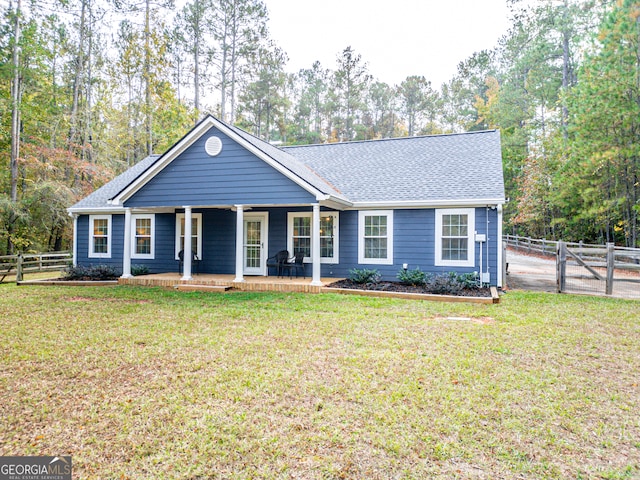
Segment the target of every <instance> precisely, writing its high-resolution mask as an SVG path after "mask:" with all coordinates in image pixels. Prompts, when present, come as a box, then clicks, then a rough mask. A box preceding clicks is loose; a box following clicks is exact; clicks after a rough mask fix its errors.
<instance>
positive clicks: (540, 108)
mask: <svg viewBox="0 0 640 480" xmlns="http://www.w3.org/2000/svg"><path fill="white" fill-rule="evenodd" d="M171 1H172V0H140V1H138V0H45V1H38V2H37V3H36V2H35V1H30V0H9V3H8V4H5V5H4V6H3V7H2V17H1V18H0V30H1V35H0V165H1V170H0V254H5V253H14V252H17V251H51V250H62V249H69V248H70V243H71V238H72V232H71V227H72V224H73V222H72V219H71V218H70V217H69V215H68V214H67V211H66V208H67V207H69V206H70V205H72V204H73V203H74V202H76V201H77V200H79V199H80V198H82V197H83V196H85V195H87V194H88V193H90V192H91V191H93V190H94V189H96V188H97V187H99V186H101V185H102V184H104V183H105V182H107V181H109V180H110V179H112V178H113V177H114V176H115V175H117V174H119V173H121V172H122V171H123V170H125V169H126V168H128V167H130V166H131V165H133V164H135V163H136V162H138V161H139V160H141V159H143V158H144V157H146V156H147V155H148V154H151V153H162V152H164V151H165V150H166V149H167V148H169V147H170V146H171V145H172V144H173V143H174V142H176V141H177V140H178V139H179V138H180V137H181V136H182V135H184V133H186V132H187V131H188V130H189V129H190V128H191V127H192V126H193V125H194V124H195V123H196V122H197V121H198V119H200V118H202V116H203V115H205V114H207V113H211V114H213V115H214V116H217V117H218V118H222V119H224V120H225V121H227V122H231V123H233V124H235V125H238V126H240V127H241V128H244V129H246V130H247V131H249V132H251V133H253V134H254V135H256V136H258V137H260V138H263V139H264V140H267V141H270V142H274V143H277V144H284V145H291V144H308V143H321V142H338V141H349V140H369V139H378V138H389V137H402V136H414V135H433V134H443V133H456V132H464V131H473V130H484V129H493V128H497V129H500V131H501V135H502V148H503V153H502V154H503V165H504V173H505V183H506V190H507V196H508V198H509V201H508V203H507V205H506V208H505V214H506V215H505V222H506V225H505V231H506V232H509V233H519V234H523V235H531V236H534V237H543V238H549V239H558V238H562V239H564V240H568V241H580V240H582V241H586V242H596V243H602V242H605V241H606V242H615V243H616V244H619V245H625V246H636V247H637V246H640V238H639V236H638V214H639V212H640V1H638V0H530V1H528V2H520V1H518V0H509V4H510V9H511V27H510V29H509V31H508V33H507V34H505V35H504V36H503V37H502V38H501V39H500V40H499V41H498V44H497V45H496V46H495V48H493V49H491V50H483V51H478V52H476V53H474V54H473V55H472V56H470V57H469V58H466V59H463V60H461V61H460V63H459V65H458V69H457V73H456V74H455V75H454V76H453V78H451V79H450V80H449V81H447V82H445V83H443V84H442V85H439V86H436V85H432V83H431V82H430V81H429V79H428V70H429V60H428V58H423V59H416V65H418V66H419V67H417V68H418V69H423V70H424V74H423V75H421V74H420V72H417V74H416V75H414V76H409V77H407V78H406V79H405V80H403V81H402V82H401V83H400V84H399V85H388V84H386V83H384V82H382V81H379V80H377V79H375V78H372V76H371V75H370V74H369V71H368V64H367V62H366V59H363V58H362V57H361V56H360V55H359V54H358V53H357V52H355V51H354V50H353V49H352V48H351V47H348V46H347V47H346V48H345V49H344V50H343V51H342V52H338V53H337V55H336V63H335V65H332V66H325V65H321V64H320V63H319V62H315V63H313V64H312V65H309V67H308V68H305V69H302V70H300V71H298V72H288V71H287V70H286V65H287V54H286V52H284V51H283V50H282V49H281V48H279V47H278V45H276V44H275V42H274V41H273V40H272V39H270V36H269V29H268V24H269V16H268V11H267V8H266V6H265V5H264V3H262V2H261V0H189V1H188V2H187V3H185V4H183V5H184V6H183V7H180V8H178V7H176V6H175V5H174V4H173V3H171ZM112 18H119V19H120V20H118V21H117V24H116V25H114V24H113V23H112V22H111V21H107V19H112ZM205 99H206V100H205Z"/></svg>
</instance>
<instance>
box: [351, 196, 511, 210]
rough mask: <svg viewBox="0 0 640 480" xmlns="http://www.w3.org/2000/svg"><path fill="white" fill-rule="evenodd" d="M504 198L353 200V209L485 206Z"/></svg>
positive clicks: (496, 203)
mask: <svg viewBox="0 0 640 480" xmlns="http://www.w3.org/2000/svg"><path fill="white" fill-rule="evenodd" d="M504 203H505V199H504V198H482V199H478V198H470V199H460V200H400V201H381V202H353V204H352V205H353V208H354V209H367V208H372V209H373V208H375V209H378V208H435V207H486V206H487V205H502V204H504Z"/></svg>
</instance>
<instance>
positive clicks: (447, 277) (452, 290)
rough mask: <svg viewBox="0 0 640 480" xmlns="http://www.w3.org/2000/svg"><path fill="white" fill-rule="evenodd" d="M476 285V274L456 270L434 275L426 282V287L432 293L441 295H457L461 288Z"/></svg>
mask: <svg viewBox="0 0 640 480" xmlns="http://www.w3.org/2000/svg"><path fill="white" fill-rule="evenodd" d="M475 287H477V283H476V274H475V273H464V274H460V275H459V274H457V273H456V272H449V273H445V274H444V275H436V276H435V277H433V278H431V279H430V280H429V281H428V282H427V288H428V289H429V291H431V292H433V293H438V294H442V295H459V294H460V293H462V291H463V290H466V289H469V288H475Z"/></svg>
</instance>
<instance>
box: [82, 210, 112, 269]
mask: <svg viewBox="0 0 640 480" xmlns="http://www.w3.org/2000/svg"><path fill="white" fill-rule="evenodd" d="M111 217H112V216H111V215H89V251H88V253H87V257H88V258H111V237H112V236H113V231H112V225H113V222H112V221H111ZM105 219H106V220H107V253H95V252H94V251H93V245H94V242H93V240H94V238H95V237H94V236H93V221H94V220H105Z"/></svg>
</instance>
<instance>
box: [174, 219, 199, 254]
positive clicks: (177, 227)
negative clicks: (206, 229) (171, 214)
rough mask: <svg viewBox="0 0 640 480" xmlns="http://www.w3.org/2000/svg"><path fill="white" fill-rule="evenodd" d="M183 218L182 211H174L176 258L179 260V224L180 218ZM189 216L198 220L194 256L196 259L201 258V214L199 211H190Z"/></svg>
mask: <svg viewBox="0 0 640 480" xmlns="http://www.w3.org/2000/svg"><path fill="white" fill-rule="evenodd" d="M183 218H184V213H176V252H175V253H176V256H175V259H176V260H180V256H179V253H180V224H181V223H182V222H181V220H182V219H183ZM191 218H192V219H193V218H195V219H197V220H198V224H197V227H198V228H197V230H196V236H197V238H198V242H197V248H196V250H197V251H196V256H197V257H198V259H200V260H202V214H201V213H192V214H191Z"/></svg>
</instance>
